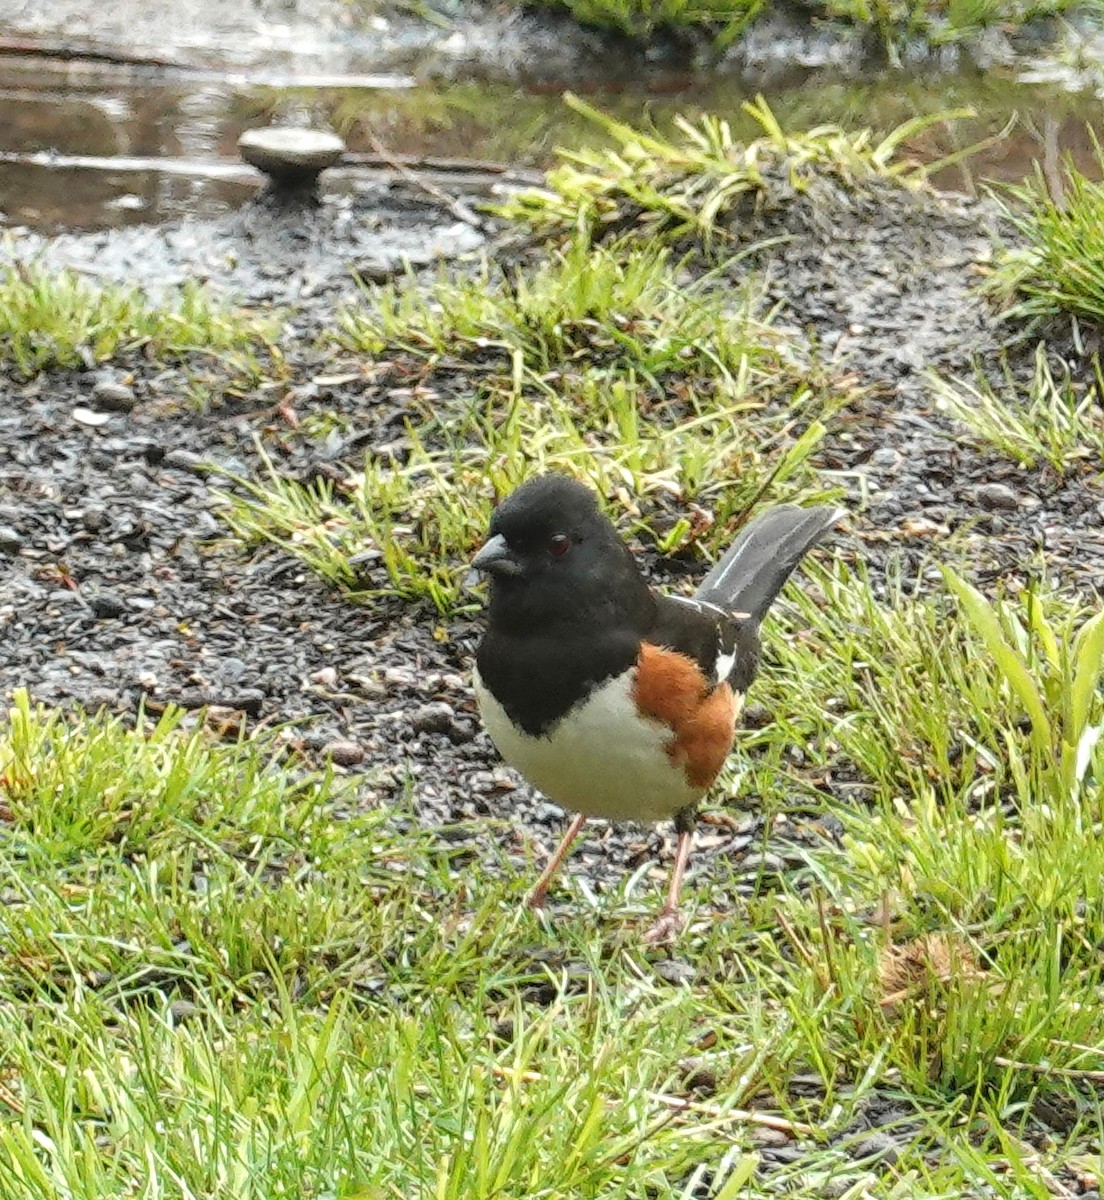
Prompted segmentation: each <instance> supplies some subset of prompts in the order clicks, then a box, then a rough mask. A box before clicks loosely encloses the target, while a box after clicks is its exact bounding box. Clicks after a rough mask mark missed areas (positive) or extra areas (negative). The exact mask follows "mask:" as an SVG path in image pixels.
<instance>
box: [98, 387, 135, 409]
mask: <svg viewBox="0 0 1104 1200" xmlns="http://www.w3.org/2000/svg"><path fill="white" fill-rule="evenodd" d="M92 399H93V401H94V402H95V405H96V407H97V408H99V409H101V410H102V411H103V412H123V413H125V412H130V410H131V409H132V408H134V406H135V405H136V404H137V403H138V397H137V396H136V395H135V394H134V389H133V388H128V387H127V386H126V384H125V383H116V382H115V380H114V379H104V380H102V381H101V382H100V383H97V384H96V386H95V387H94V388H93V389H92Z"/></svg>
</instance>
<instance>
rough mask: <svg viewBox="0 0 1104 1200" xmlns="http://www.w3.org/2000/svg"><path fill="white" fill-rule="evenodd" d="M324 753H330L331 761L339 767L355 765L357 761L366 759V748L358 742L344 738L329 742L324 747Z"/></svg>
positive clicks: (360, 761)
mask: <svg viewBox="0 0 1104 1200" xmlns="http://www.w3.org/2000/svg"><path fill="white" fill-rule="evenodd" d="M322 753H323V754H326V755H328V756H329V758H330V759H331V761H332V762H334V763H335V764H336V765H337V766H339V767H355V766H356V765H357V763H362V762H363V761H364V748H363V747H362V746H360V745H358V744H357V743H356V742H352V741H348V740H346V739H344V738H337V739H335V740H334V741H332V742H327V743H326V744H325V746H323V747H322Z"/></svg>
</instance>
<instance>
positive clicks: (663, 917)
mask: <svg viewBox="0 0 1104 1200" xmlns="http://www.w3.org/2000/svg"><path fill="white" fill-rule="evenodd" d="M684 924H685V922H684V921H683V919H682V917H681V916H680V915H679V911H678V909H676V908H664V909H663V910H662V911H661V912H660V914H659V916H658V917H656V919H655V923H654V924H653V925H652V927H651V929H649V930H647V931H646V932H645V934H644V937H643V939H642V940H643V942H644V944H645V945H646V946H662V945H665V944H666V943H668V942H673V941H674V940H675V939H676V938H677V937H678V935H679V934H680V933H681V932H682V929H683V925H684Z"/></svg>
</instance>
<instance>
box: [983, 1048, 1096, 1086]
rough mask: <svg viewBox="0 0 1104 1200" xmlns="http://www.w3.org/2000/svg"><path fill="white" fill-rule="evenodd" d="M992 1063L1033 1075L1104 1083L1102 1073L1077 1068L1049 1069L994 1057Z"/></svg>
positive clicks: (1040, 1065) (1043, 1064)
mask: <svg viewBox="0 0 1104 1200" xmlns="http://www.w3.org/2000/svg"><path fill="white" fill-rule="evenodd" d="M993 1062H995V1063H996V1064H997V1066H998V1067H1007V1068H1008V1069H1009V1070H1012V1071H1030V1072H1031V1073H1032V1074H1033V1075H1062V1076H1064V1077H1065V1078H1066V1079H1085V1080H1087V1081H1088V1082H1090V1083H1104V1071H1090V1070H1080V1069H1078V1068H1077V1067H1049V1066H1047V1065H1046V1064H1045V1063H1029V1062H1020V1061H1019V1059H1016V1058H1004V1057H1002V1056H1001V1055H999V1054H998V1055H996V1056H995V1057H994V1059H993Z"/></svg>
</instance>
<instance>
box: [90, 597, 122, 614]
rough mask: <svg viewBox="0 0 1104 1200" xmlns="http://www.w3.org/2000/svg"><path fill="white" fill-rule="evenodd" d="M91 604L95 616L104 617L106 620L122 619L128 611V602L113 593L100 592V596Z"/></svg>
mask: <svg viewBox="0 0 1104 1200" xmlns="http://www.w3.org/2000/svg"><path fill="white" fill-rule="evenodd" d="M90 604H91V606H92V614H93V616H96V617H102V618H104V619H105V620H109V619H110V618H112V617H121V616H122V615H123V614H124V613H125V612H126V610H127V606H126V601H125V600H122V599H121V598H120V597H119V596H115V595H113V594H112V593H111V592H100V594H99V595H98V596H93V597H92V599H91V601H90Z"/></svg>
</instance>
